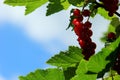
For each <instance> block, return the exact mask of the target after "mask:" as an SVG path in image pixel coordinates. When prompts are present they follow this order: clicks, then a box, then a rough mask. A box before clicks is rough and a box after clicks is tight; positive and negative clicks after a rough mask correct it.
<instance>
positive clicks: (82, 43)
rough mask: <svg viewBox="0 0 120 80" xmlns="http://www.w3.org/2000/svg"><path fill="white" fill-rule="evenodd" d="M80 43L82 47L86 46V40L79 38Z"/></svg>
mask: <svg viewBox="0 0 120 80" xmlns="http://www.w3.org/2000/svg"><path fill="white" fill-rule="evenodd" d="M79 44H80V46H81V48H84V47H85V42H84V41H83V40H82V39H80V40H79Z"/></svg>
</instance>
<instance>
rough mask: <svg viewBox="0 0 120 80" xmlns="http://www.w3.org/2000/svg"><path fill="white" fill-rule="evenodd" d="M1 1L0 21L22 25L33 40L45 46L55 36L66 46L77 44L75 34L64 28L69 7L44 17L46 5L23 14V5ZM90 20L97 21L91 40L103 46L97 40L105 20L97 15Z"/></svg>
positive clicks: (67, 18) (52, 47) (50, 47)
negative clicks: (15, 5) (6, 3)
mask: <svg viewBox="0 0 120 80" xmlns="http://www.w3.org/2000/svg"><path fill="white" fill-rule="evenodd" d="M2 2H3V0H0V5H1V7H0V11H1V12H0V22H3V21H6V20H8V21H11V22H13V23H14V24H17V25H18V24H19V25H22V26H20V27H21V28H23V30H24V31H25V34H27V35H28V36H29V37H31V38H32V39H33V40H35V41H38V42H39V41H40V42H41V41H42V42H43V43H45V44H46V46H47V43H48V44H51V40H52V39H55V38H57V39H59V41H60V42H61V43H62V44H63V45H66V46H68V45H78V42H77V41H76V39H77V36H76V35H75V34H74V33H73V32H71V31H70V30H67V31H66V30H65V29H66V27H67V26H68V24H69V10H70V9H69V10H67V11H61V12H59V13H56V14H54V15H51V16H49V17H46V16H45V13H46V5H44V6H42V7H41V8H39V9H37V10H36V11H34V12H33V13H31V14H29V15H27V16H25V15H24V11H25V7H11V6H8V5H5V4H3V3H2ZM92 21H93V24H95V22H96V23H99V25H97V24H95V25H94V28H93V30H94V34H95V35H96V34H97V35H96V36H95V35H93V40H94V41H96V42H97V44H98V48H99V47H103V44H102V46H101V43H100V42H99V37H100V36H101V32H103V31H105V30H106V29H104V28H105V27H106V26H105V27H104V25H105V24H106V22H107V21H104V20H102V18H101V20H100V19H99V18H98V17H97V18H96V19H95V20H92ZM100 23H102V24H100ZM98 35H99V36H98ZM47 47H48V46H47ZM59 47H60V46H58V47H56V45H55V46H54V45H53V44H51V45H50V46H49V47H48V48H49V49H53V50H54V49H55V48H56V49H57V48H59ZM97 50H99V49H97Z"/></svg>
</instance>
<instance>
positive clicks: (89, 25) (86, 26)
mask: <svg viewBox="0 0 120 80" xmlns="http://www.w3.org/2000/svg"><path fill="white" fill-rule="evenodd" d="M91 25H92V23H91V22H89V21H86V22H85V23H84V27H85V28H91Z"/></svg>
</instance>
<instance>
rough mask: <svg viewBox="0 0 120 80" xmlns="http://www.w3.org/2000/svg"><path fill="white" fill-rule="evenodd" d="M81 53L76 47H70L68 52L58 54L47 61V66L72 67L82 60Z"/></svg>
mask: <svg viewBox="0 0 120 80" xmlns="http://www.w3.org/2000/svg"><path fill="white" fill-rule="evenodd" d="M81 53H82V51H81V49H80V48H78V47H74V46H70V47H69V50H68V51H65V52H62V51H61V52H60V54H57V55H55V56H54V57H52V58H51V59H49V60H48V61H47V63H48V64H51V65H54V66H58V67H74V66H76V64H77V63H79V62H80V60H81V59H82V58H83V55H82V54H81Z"/></svg>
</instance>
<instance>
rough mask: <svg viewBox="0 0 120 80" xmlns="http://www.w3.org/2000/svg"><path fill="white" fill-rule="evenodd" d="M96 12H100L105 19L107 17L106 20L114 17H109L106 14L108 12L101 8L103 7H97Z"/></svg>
mask: <svg viewBox="0 0 120 80" xmlns="http://www.w3.org/2000/svg"><path fill="white" fill-rule="evenodd" d="M97 13H98V14H100V15H101V16H102V17H104V18H105V19H108V20H111V19H112V18H113V17H114V16H113V17H109V16H108V12H107V11H106V10H105V9H103V8H98V11H97Z"/></svg>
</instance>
